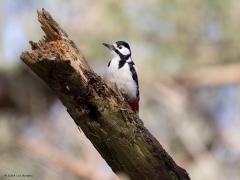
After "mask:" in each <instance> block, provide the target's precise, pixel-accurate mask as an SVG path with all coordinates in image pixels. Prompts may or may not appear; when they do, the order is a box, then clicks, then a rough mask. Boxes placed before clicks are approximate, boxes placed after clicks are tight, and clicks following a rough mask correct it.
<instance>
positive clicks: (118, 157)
mask: <svg viewBox="0 0 240 180" xmlns="http://www.w3.org/2000/svg"><path fill="white" fill-rule="evenodd" d="M38 20H39V22H40V23H41V27H42V29H43V31H44V32H45V36H44V37H43V39H42V40H40V41H39V42H38V43H35V42H30V44H31V47H32V51H26V52H23V53H22V55H21V59H22V60H23V61H24V62H25V64H26V65H27V66H29V67H30V68H31V69H32V71H34V72H35V73H36V74H37V75H38V76H39V77H40V78H42V79H43V80H44V81H45V82H46V83H47V85H48V86H49V87H50V88H51V89H52V90H53V91H54V92H55V93H56V95H57V96H58V97H59V99H60V100H61V101H62V103H63V104H64V106H65V107H66V108H67V111H68V113H69V114H70V115H71V117H72V118H73V120H74V121H75V122H76V124H77V125H78V126H79V127H80V128H81V129H82V131H83V132H84V134H85V135H86V136H87V137H88V139H89V140H90V141H91V142H92V144H93V145H94V147H95V148H96V149H97V150H98V152H99V153H100V154H101V155H102V157H103V158H104V159H105V160H106V162H107V163H108V164H109V166H110V167H111V168H112V170H113V171H114V172H115V173H119V172H122V173H125V174H127V175H128V176H129V177H130V178H131V179H133V180H140V179H141V180H144V179H151V180H155V179H161V180H166V179H190V178H189V176H188V174H187V172H186V171H185V170H184V169H183V168H181V167H179V166H178V165H177V164H176V163H175V162H174V161H173V159H172V158H171V157H170V156H169V155H168V153H167V152H166V151H165V150H164V149H163V147H162V146H161V145H160V143H159V142H158V141H157V140H156V139H155V138H154V137H153V136H152V135H151V134H150V132H149V131H148V130H147V129H146V128H145V127H144V125H143V123H142V121H141V120H140V119H139V117H138V116H136V115H135V114H134V113H133V112H132V111H131V110H130V108H129V106H128V104H127V103H125V101H124V99H123V98H122V96H121V94H120V93H119V92H118V91H117V90H116V89H115V88H112V87H110V86H109V85H107V84H106V83H105V82H104V81H103V80H102V78H101V77H100V76H98V75H97V74H95V73H94V72H93V70H92V69H91V68H90V67H89V65H88V64H87V61H86V60H85V58H84V56H83V55H82V53H81V52H80V51H79V50H78V48H77V47H76V45H75V44H74V43H73V41H71V40H70V39H69V38H68V35H67V34H66V33H65V31H64V30H63V29H62V28H61V27H60V26H59V25H58V24H57V22H56V21H55V20H54V19H53V18H52V17H51V15H50V14H49V13H48V12H47V11H45V10H44V9H42V10H41V11H39V12H38Z"/></svg>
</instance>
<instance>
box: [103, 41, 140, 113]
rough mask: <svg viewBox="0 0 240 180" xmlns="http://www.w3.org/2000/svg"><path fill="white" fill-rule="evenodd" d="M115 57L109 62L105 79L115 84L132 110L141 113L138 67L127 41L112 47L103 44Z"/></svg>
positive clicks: (119, 42)
mask: <svg viewBox="0 0 240 180" xmlns="http://www.w3.org/2000/svg"><path fill="white" fill-rule="evenodd" d="M103 45H104V46H106V47H107V48H108V49H109V50H110V51H111V54H112V55H113V57H112V59H111V60H110V61H109V63H108V66H107V69H106V72H105V74H104V78H105V79H106V80H107V81H110V82H112V83H115V84H116V85H117V87H118V89H119V90H120V91H121V92H122V94H123V96H124V98H125V100H126V101H127V102H128V103H129V105H130V106H131V108H132V110H133V111H134V112H135V113H137V114H138V111H139V100H140V97H139V85H138V76H137V72H136V66H135V64H134V62H133V61H132V58H131V49H130V46H129V45H128V43H126V42H125V41H117V42H116V43H114V44H112V45H110V44H106V43H103Z"/></svg>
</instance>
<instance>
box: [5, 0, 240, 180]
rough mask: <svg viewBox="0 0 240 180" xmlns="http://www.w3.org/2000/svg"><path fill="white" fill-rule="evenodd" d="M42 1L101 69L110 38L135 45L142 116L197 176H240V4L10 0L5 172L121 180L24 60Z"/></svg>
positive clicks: (234, 0) (214, 0) (232, 179)
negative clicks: (106, 43) (22, 57)
mask: <svg viewBox="0 0 240 180" xmlns="http://www.w3.org/2000/svg"><path fill="white" fill-rule="evenodd" d="M41 8H45V9H46V10H48V11H49V12H50V13H51V14H52V15H53V17H54V18H55V19H56V20H57V21H58V22H59V23H60V24H61V26H62V27H63V29H65V30H66V32H67V33H68V34H69V35H70V37H71V39H72V40H73V41H74V42H75V43H76V44H77V45H78V47H79V48H80V49H81V51H82V52H83V53H84V54H85V56H86V57H87V59H88V62H89V63H90V64H91V66H92V67H93V68H94V70H95V71H96V72H97V73H99V74H102V73H103V71H104V68H105V67H106V65H107V63H108V60H109V58H110V55H109V54H108V52H107V51H106V50H105V48H104V47H103V46H102V45H101V43H102V42H108V43H112V42H115V41H117V40H125V41H127V42H129V44H130V46H131V49H132V54H133V60H134V62H135V64H136V65H137V67H138V72H139V80H140V95H141V104H140V116H141V118H142V119H143V121H144V123H145V126H146V127H147V128H148V129H149V130H150V131H151V132H152V133H153V134H154V136H155V137H157V139H158V140H159V141H160V142H161V144H162V145H163V146H164V148H165V149H166V150H167V151H168V152H169V153H170V154H171V155H172V157H173V158H174V159H175V160H176V162H177V163H178V164H179V165H181V166H183V167H184V168H186V169H187V171H188V172H189V174H190V177H191V178H192V179H194V180H203V179H204V180H213V179H218V180H223V179H228V180H238V179H239V178H240V171H239V169H240V141H239V139H240V86H239V82H240V20H239V19H240V1H238V0H229V1H224V0H204V1H203V0H195V1H191V0H185V1H180V0H158V1H157V0H149V1H143V0H139V1H126V0H122V1H114V0H106V1H93V0H81V1H79V0H68V1H67V0H65V1H64V0H61V1H60V0H52V1H47V0H42V1H38V0H21V1H18V0H0V11H1V16H0V179H14V178H16V177H13V176H18V175H19V176H20V175H22V176H23V175H25V176H28V177H22V178H26V179H29V178H31V179H37V180H38V179H39V180H42V179H44V180H54V179H59V180H65V179H66V180H68V179H90V180H113V179H118V178H117V176H115V175H114V174H113V172H112V171H111V169H110V168H109V166H108V165H107V164H106V163H105V161H104V160H103V159H102V158H101V157H100V155H99V154H98V153H97V151H96V150H95V149H94V147H93V146H92V145H91V143H90V142H89V141H88V140H87V138H86V137H85V136H84V134H83V132H81V133H79V131H78V129H77V127H76V126H75V124H74V122H73V120H72V119H71V118H70V116H69V115H68V114H67V112H66V110H65V108H64V107H63V106H62V104H61V103H60V102H59V101H58V100H57V99H56V96H55V95H54V94H53V93H52V92H51V91H50V90H49V88H48V87H47V86H46V85H45V84H44V83H43V82H42V81H41V80H40V79H39V78H38V77H36V76H35V75H34V74H33V73H32V72H31V71H30V70H29V69H28V68H27V67H26V65H24V64H23V63H22V62H21V61H20V59H19V56H20V54H21V52H22V51H24V50H27V49H29V45H28V41H29V40H33V41H38V40H39V39H41V37H42V35H43V32H42V31H41V29H40V26H39V23H38V22H37V18H36V10H37V9H41ZM123 179H124V178H123Z"/></svg>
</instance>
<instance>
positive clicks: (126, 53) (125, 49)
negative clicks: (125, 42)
mask: <svg viewBox="0 0 240 180" xmlns="http://www.w3.org/2000/svg"><path fill="white" fill-rule="evenodd" d="M118 51H119V52H120V53H121V54H123V55H129V54H130V51H129V49H128V48H125V47H122V49H120V48H118Z"/></svg>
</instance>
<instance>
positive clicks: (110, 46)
mask: <svg viewBox="0 0 240 180" xmlns="http://www.w3.org/2000/svg"><path fill="white" fill-rule="evenodd" d="M102 44H103V45H104V46H105V47H107V48H108V49H110V50H114V49H115V48H114V46H113V45H111V44H106V43H102Z"/></svg>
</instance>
